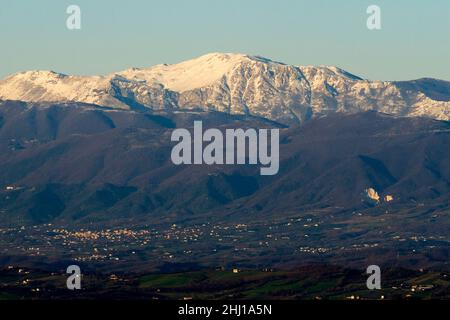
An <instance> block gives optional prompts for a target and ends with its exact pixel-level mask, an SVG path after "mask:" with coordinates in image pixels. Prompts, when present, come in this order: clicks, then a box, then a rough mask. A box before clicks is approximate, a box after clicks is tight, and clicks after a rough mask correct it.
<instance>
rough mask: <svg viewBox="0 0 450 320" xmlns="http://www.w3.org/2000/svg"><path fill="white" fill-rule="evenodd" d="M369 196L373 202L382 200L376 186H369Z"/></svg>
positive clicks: (367, 191) (367, 192)
mask: <svg viewBox="0 0 450 320" xmlns="http://www.w3.org/2000/svg"><path fill="white" fill-rule="evenodd" d="M366 194H367V198H369V199H370V200H371V201H373V202H376V203H378V202H380V196H379V194H378V192H377V191H376V190H375V189H374V188H369V189H367V190H366Z"/></svg>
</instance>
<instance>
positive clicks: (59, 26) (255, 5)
mask: <svg viewBox="0 0 450 320" xmlns="http://www.w3.org/2000/svg"><path fill="white" fill-rule="evenodd" d="M71 4H77V5H79V6H80V7H81V10H82V29H81V30H77V31H70V30H68V29H67V28H66V19H67V16H68V15H67V14H66V12H65V11H66V8H67V6H68V5H71ZM371 4H376V5H379V6H380V7H381V10H382V11H381V13H382V30H379V31H369V30H368V29H367V28H366V19H367V17H368V15H367V14H366V8H367V7H368V6H369V5H371ZM0 41H1V46H0V77H1V78H3V77H5V76H6V75H7V74H11V73H14V72H18V71H23V70H30V69H33V70H34V69H45V70H54V71H59V72H63V73H69V74H105V73H110V72H113V71H120V70H122V69H126V68H129V67H133V66H135V67H147V66H151V65H154V64H158V63H175V62H178V61H182V60H186V59H190V58H193V57H196V56H199V55H202V54H205V53H209V52H217V51H219V52H241V53H249V54H258V55H262V56H265V57H269V58H272V59H274V60H278V61H283V62H285V63H290V64H296V65H322V64H323V65H336V66H339V67H342V68H344V69H346V70H348V71H350V72H352V73H355V74H358V75H360V76H362V77H365V78H368V79H380V80H405V79H413V78H419V77H425V76H427V77H435V78H441V79H446V80H450V1H448V0H430V1H422V0H395V1H392V0H387V1H377V0H370V1H366V0H341V1H337V0H314V1H302V0H277V1H275V0H272V1H269V0H226V1H225V0H221V1H217V0H190V1H189V0H128V1H116V0H71V1H66V0H58V1H55V0H39V1H30V0H0Z"/></svg>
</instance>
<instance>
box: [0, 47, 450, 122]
mask: <svg viewBox="0 0 450 320" xmlns="http://www.w3.org/2000/svg"><path fill="white" fill-rule="evenodd" d="M0 99H3V100H22V101H26V102H68V101H75V102H84V103H90V104H96V105H100V106H107V107H113V108H120V109H132V110H139V109H143V108H150V109H154V110H182V109H203V110H217V111H222V112H228V113H233V114H251V115H255V116H261V117H265V118H268V119H271V120H276V121H280V122H284V123H293V122H298V121H300V122H301V121H304V120H306V119H308V118H310V117H316V116H320V115H324V114H327V113H329V112H336V111H337V112H349V113H354V112H358V111H366V110H377V111H380V112H384V113H388V114H393V115H399V116H426V117H431V118H435V119H440V120H449V119H450V83H449V82H446V81H440V80H434V79H420V80H416V81H406V82H381V81H368V80H364V79H361V78H359V77H357V76H355V75H352V74H350V73H348V72H346V71H344V70H341V69H339V68H336V67H325V66H321V67H313V66H293V65H286V64H283V63H280V62H275V61H272V60H269V59H266V58H262V57H258V56H248V55H243V54H224V53H213V54H207V55H204V56H201V57H199V58H196V59H193V60H189V61H185V62H181V63H178V64H174V65H167V64H163V65H157V66H153V67H150V68H146V69H137V68H133V69H128V70H125V71H122V72H118V73H114V74H110V75H106V76H86V77H83V76H69V75H64V74H60V73H55V72H51V71H28V72H22V73H18V74H15V75H12V76H10V77H8V78H6V79H4V80H1V81H0Z"/></svg>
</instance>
